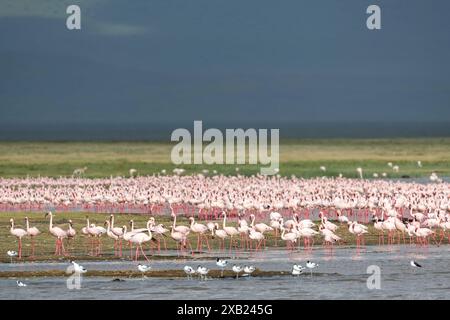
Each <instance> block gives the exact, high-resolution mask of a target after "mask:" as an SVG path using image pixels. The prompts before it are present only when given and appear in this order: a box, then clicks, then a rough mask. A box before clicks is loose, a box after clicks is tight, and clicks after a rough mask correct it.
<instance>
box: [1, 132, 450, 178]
mask: <svg viewBox="0 0 450 320" xmlns="http://www.w3.org/2000/svg"><path fill="white" fill-rule="evenodd" d="M173 145H174V144H169V143H159V142H0V177H8V178H10V177H26V176H39V175H41V176H50V177H59V176H70V175H71V174H72V172H73V170H74V169H76V168H80V167H85V166H86V167H88V170H87V171H86V177H89V178H95V177H110V176H119V175H120V176H126V175H128V172H129V169H131V168H134V169H137V170H138V174H139V175H151V174H154V173H158V172H160V171H161V170H162V169H166V170H167V172H168V173H170V172H171V170H172V169H173V168H175V167H181V168H184V169H186V173H187V174H192V173H200V172H201V171H202V170H203V169H209V171H210V172H212V171H213V170H217V172H218V173H222V174H236V171H235V168H236V167H239V168H240V171H239V173H241V174H245V175H250V174H255V173H258V172H259V170H260V166H257V165H179V166H175V165H173V164H172V163H171V161H170V152H171V149H172V147H173ZM418 160H420V161H422V164H423V167H422V168H419V167H418V166H417V161H418ZM387 162H393V163H394V165H398V166H399V167H400V171H399V173H394V172H392V169H391V168H389V167H388V166H387ZM322 165H323V166H326V167H327V171H326V172H325V173H324V172H322V171H320V169H319V167H320V166H322ZM357 167H362V168H363V169H364V173H365V176H366V177H372V175H373V173H378V174H380V176H381V173H382V172H386V173H387V174H388V177H391V178H396V177H401V176H404V175H407V176H410V177H428V176H429V175H430V173H431V172H432V171H435V172H436V173H437V174H438V175H440V176H450V138H430V139H425V138H424V139H327V140H321V139H314V140H285V141H282V142H281V143H280V174H281V175H285V176H290V175H292V174H295V175H296V176H301V177H316V176H323V175H325V176H337V175H338V174H339V173H342V174H343V175H344V176H345V177H357V173H356V170H355V169H356V168H357Z"/></svg>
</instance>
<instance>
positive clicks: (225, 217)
mask: <svg viewBox="0 0 450 320" xmlns="http://www.w3.org/2000/svg"><path fill="white" fill-rule="evenodd" d="M226 222H227V215H226V213H224V214H223V228H224V229H225V228H226Z"/></svg>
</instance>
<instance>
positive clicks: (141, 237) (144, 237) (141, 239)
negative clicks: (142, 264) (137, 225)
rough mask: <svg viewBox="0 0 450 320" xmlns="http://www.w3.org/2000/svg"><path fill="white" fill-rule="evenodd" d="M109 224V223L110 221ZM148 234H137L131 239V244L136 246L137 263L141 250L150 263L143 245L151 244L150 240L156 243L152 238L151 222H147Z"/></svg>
mask: <svg viewBox="0 0 450 320" xmlns="http://www.w3.org/2000/svg"><path fill="white" fill-rule="evenodd" d="M108 223H109V221H108ZM147 232H148V233H144V232H141V233H137V234H135V235H134V236H132V237H131V239H130V242H131V243H134V244H136V254H135V260H136V261H137V260H138V258H139V249H140V250H141V253H142V255H143V256H144V258H145V259H146V260H147V261H150V260H149V259H148V258H147V256H146V255H145V253H144V250H143V249H142V244H143V243H146V242H149V241H150V240H153V241H154V238H153V237H152V232H151V231H150V221H148V222H147Z"/></svg>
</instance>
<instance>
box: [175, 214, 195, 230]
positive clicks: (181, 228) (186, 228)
mask: <svg viewBox="0 0 450 320" xmlns="http://www.w3.org/2000/svg"><path fill="white" fill-rule="evenodd" d="M172 218H173V230H174V231H176V232H181V233H184V234H186V235H188V234H189V232H190V231H191V229H190V228H189V227H186V226H177V225H176V224H177V215H176V214H175V213H172Z"/></svg>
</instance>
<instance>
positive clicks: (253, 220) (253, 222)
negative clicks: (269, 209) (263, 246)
mask: <svg viewBox="0 0 450 320" xmlns="http://www.w3.org/2000/svg"><path fill="white" fill-rule="evenodd" d="M255 219H256V217H255V215H253V216H252V223H251V226H252V227H253V228H254V227H255Z"/></svg>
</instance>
